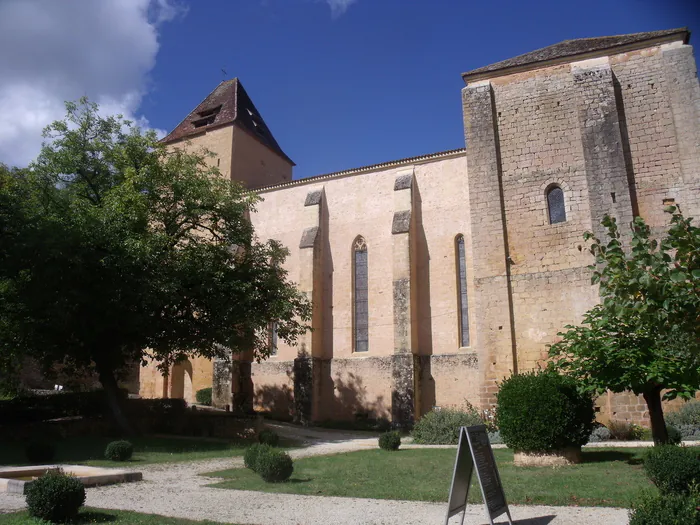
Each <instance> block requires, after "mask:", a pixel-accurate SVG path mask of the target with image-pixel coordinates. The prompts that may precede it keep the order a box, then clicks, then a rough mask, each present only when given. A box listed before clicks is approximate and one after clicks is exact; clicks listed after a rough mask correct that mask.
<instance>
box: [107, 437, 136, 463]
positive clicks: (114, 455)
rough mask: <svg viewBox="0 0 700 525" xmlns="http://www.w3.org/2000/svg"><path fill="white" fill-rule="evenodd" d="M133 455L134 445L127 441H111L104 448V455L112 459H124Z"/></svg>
mask: <svg viewBox="0 0 700 525" xmlns="http://www.w3.org/2000/svg"><path fill="white" fill-rule="evenodd" d="M133 455H134V445H132V444H131V443H130V442H129V441H112V442H111V443H109V444H108V445H107V448H106V449H105V457H106V458H107V459H109V460H112V461H126V460H127V459H131V456H133Z"/></svg>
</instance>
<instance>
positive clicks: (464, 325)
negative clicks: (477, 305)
mask: <svg viewBox="0 0 700 525" xmlns="http://www.w3.org/2000/svg"><path fill="white" fill-rule="evenodd" d="M455 252H456V253H455V255H456V256H457V294H458V303H457V305H458V307H459V346H460V347H465V346H469V303H468V302H467V259H466V255H465V250H464V235H461V234H460V235H458V236H457V238H456V239H455Z"/></svg>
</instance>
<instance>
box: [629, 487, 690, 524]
mask: <svg viewBox="0 0 700 525" xmlns="http://www.w3.org/2000/svg"><path fill="white" fill-rule="evenodd" d="M698 505H700V498H697V497H691V496H683V495H680V494H667V495H660V494H645V495H644V496H642V497H641V498H640V500H639V501H638V502H636V503H635V504H633V505H632V509H631V510H630V521H629V525H700V512H698V510H697V506H698Z"/></svg>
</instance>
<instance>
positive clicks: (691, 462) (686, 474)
mask: <svg viewBox="0 0 700 525" xmlns="http://www.w3.org/2000/svg"><path fill="white" fill-rule="evenodd" d="M644 471H645V472H646V474H647V476H648V477H649V479H650V480H651V481H652V483H654V485H656V486H657V487H658V488H659V490H660V491H661V492H662V493H663V494H688V492H689V491H690V487H691V486H692V485H695V484H700V451H698V450H696V449H694V448H691V447H675V446H672V445H665V446H660V447H652V448H651V449H649V450H648V451H647V453H646V455H645V456H644Z"/></svg>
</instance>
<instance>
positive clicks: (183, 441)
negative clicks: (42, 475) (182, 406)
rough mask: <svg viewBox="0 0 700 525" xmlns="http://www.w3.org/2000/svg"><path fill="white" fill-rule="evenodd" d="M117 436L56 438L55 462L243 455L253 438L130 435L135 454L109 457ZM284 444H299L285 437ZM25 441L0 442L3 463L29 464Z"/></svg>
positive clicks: (144, 461)
mask: <svg viewBox="0 0 700 525" xmlns="http://www.w3.org/2000/svg"><path fill="white" fill-rule="evenodd" d="M115 439H117V438H109V437H105V438H102V437H74V438H66V439H62V440H60V441H57V442H56V457H55V458H54V459H53V460H52V461H51V462H52V463H69V464H77V465H90V466H94V467H128V466H131V467H137V466H139V465H146V464H149V463H171V462H181V461H195V460H199V459H214V458H227V457H236V456H242V455H243V452H244V450H245V449H246V447H247V446H249V445H250V442H243V441H226V440H213V439H199V438H181V437H165V436H157V437H156V436H144V437H135V438H132V439H130V441H131V442H132V443H133V444H134V456H133V457H132V459H131V460H130V461H126V462H117V461H109V460H107V459H105V457H104V452H105V447H106V446H107V443H109V442H110V441H114V440H115ZM281 445H282V447H287V448H289V447H292V446H298V445H296V443H294V442H292V441H290V440H287V441H285V440H281ZM24 446H25V443H24V442H7V443H3V442H0V465H26V464H27V460H26V458H25V456H24Z"/></svg>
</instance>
